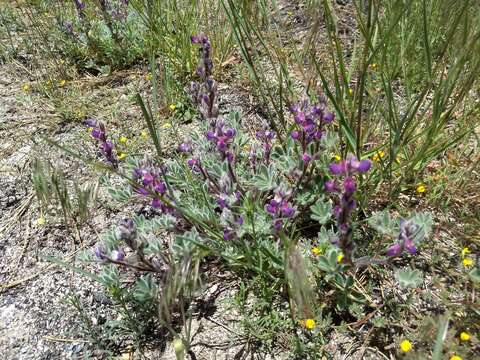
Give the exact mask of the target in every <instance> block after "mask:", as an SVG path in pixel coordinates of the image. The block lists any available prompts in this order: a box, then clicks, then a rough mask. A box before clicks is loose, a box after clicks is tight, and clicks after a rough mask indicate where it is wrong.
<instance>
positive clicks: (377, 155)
mask: <svg viewBox="0 0 480 360" xmlns="http://www.w3.org/2000/svg"><path fill="white" fill-rule="evenodd" d="M383 157H385V152H384V151H382V150H380V151H377V152H376V153H375V155H373V157H372V160H373V161H379V160H380V159H382V158H383Z"/></svg>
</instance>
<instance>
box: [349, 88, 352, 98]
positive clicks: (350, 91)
mask: <svg viewBox="0 0 480 360" xmlns="http://www.w3.org/2000/svg"><path fill="white" fill-rule="evenodd" d="M348 94H349V95H350V96H352V95H353V89H352V88H348Z"/></svg>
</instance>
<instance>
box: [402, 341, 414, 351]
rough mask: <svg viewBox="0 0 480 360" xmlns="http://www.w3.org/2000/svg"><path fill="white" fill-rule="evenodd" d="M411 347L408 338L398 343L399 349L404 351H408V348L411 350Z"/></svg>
mask: <svg viewBox="0 0 480 360" xmlns="http://www.w3.org/2000/svg"><path fill="white" fill-rule="evenodd" d="M412 348H413V345H412V343H411V342H410V341H408V340H403V341H402V342H401V343H400V350H402V351H403V352H404V353H406V352H409V351H410V350H412Z"/></svg>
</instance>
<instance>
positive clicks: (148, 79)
mask: <svg viewBox="0 0 480 360" xmlns="http://www.w3.org/2000/svg"><path fill="white" fill-rule="evenodd" d="M145 80H147V81H150V80H152V74H150V73H148V74H147V75H145Z"/></svg>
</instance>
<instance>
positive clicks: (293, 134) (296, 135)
mask: <svg viewBox="0 0 480 360" xmlns="http://www.w3.org/2000/svg"><path fill="white" fill-rule="evenodd" d="M290 136H291V137H292V139H293V140H298V139H300V132H299V131H296V130H295V131H292V132H291V134H290Z"/></svg>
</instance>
